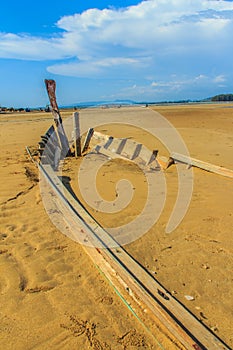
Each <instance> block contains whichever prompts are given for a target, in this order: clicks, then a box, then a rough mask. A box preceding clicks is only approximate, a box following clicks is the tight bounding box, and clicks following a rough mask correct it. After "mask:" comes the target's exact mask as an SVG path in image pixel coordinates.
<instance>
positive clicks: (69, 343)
mask: <svg viewBox="0 0 233 350" xmlns="http://www.w3.org/2000/svg"><path fill="white" fill-rule="evenodd" d="M232 107H233V106H232V105H230V104H227V105H223V104H219V105H218V104H211V105H187V106H175V105H174V106H156V107H153V108H152V107H151V108H152V109H155V110H156V111H157V112H159V113H160V114H161V115H163V116H164V117H165V118H167V120H168V121H170V122H171V123H172V124H173V125H174V127H175V128H176V129H177V130H178V132H179V133H180V135H181V137H182V138H183V140H184V141H185V143H186V145H187V147H188V149H189V152H190V155H191V157H194V158H197V159H200V160H203V161H205V162H209V163H213V164H216V165H220V166H223V167H226V168H229V169H233V157H232V152H233V149H232V148H233V116H232V111H233V109H232ZM142 111H143V109H142ZM72 112H73V111H65V112H62V115H63V118H64V120H65V119H66V118H67V117H69V116H71V115H72ZM81 113H82V112H80V114H81ZM142 113H143V112H142ZM52 122H53V118H52V116H51V115H50V114H49V113H40V112H33V113H12V114H0V135H1V139H0V142H1V154H0V158H1V165H0V167H1V182H0V193H1V200H0V207H1V213H0V215H1V223H0V271H1V279H0V301H1V310H0V341H1V344H2V347H3V348H4V349H17V350H18V349H32V348H33V349H49V348H50V349H117V350H118V349H119V350H121V349H122V350H123V349H127V350H128V349H159V348H161V347H162V348H164V349H171V350H172V349H183V347H182V346H181V345H180V344H179V342H177V341H176V340H175V339H174V338H172V336H171V335H170V334H169V333H168V332H167V331H166V330H165V329H164V327H163V326H162V325H159V324H158V325H157V328H156V329H153V331H152V333H153V336H152V335H151V332H150V331H149V330H148V329H146V328H145V327H144V326H143V324H142V323H140V321H139V320H138V319H137V318H135V316H134V315H133V313H132V312H131V311H130V309H129V308H127V307H126V305H125V304H124V303H123V302H122V300H121V299H120V298H119V296H118V295H117V294H116V292H115V291H114V289H113V288H112V286H110V285H109V283H108V281H106V279H105V278H104V276H103V275H102V274H101V272H100V271H99V270H98V269H97V268H96V267H95V265H94V264H93V262H91V260H90V259H89V257H88V256H87V255H86V253H85V251H84V250H83V248H82V246H81V245H79V244H78V243H76V242H73V241H72V240H70V239H69V238H67V237H65V236H64V235H63V234H62V233H61V232H59V230H58V229H57V228H56V227H55V226H54V225H53V224H52V222H51V221H50V219H49V217H48V215H47V213H46V211H45V209H44V206H43V203H42V200H41V194H40V188H39V179H38V170H37V168H36V167H35V165H34V164H33V163H32V162H31V161H30V159H29V157H28V155H27V153H26V151H25V146H29V147H30V149H32V150H33V149H34V150H36V148H37V144H38V141H39V140H40V135H43V134H44V133H45V132H46V130H47V129H48V128H49V127H50V125H51V124H52ZM145 122H146V121H145ZM142 126H143V120H142ZM97 130H98V131H101V132H103V133H106V134H109V135H112V136H115V137H131V138H133V139H135V140H138V141H139V142H143V143H145V144H146V146H147V147H148V148H149V149H151V150H152V149H154V145H155V141H154V138H153V137H151V136H150V135H148V134H147V133H145V134H143V133H142V132H141V130H140V131H139V130H138V129H137V128H134V127H130V126H124V127H121V126H119V125H115V124H111V123H109V125H107V124H106V125H104V127H102V126H98V128H97ZM156 147H157V148H158V149H159V153H160V154H161V155H164V156H169V152H168V151H167V150H166V148H165V147H164V145H162V144H161V143H160V142H158V141H157V143H156ZM80 164H81V160H75V159H71V160H68V161H65V162H64V167H63V172H64V173H66V175H69V176H70V178H71V185H72V188H73V189H74V190H75V192H76V194H77V195H78V196H79V198H80V199H81V200H82V197H81V194H80V190H79V188H78V181H77V171H76V166H77V169H78V167H79V166H80ZM193 172H194V187H193V194H192V200H191V203H190V206H189V209H188V212H187V214H186V215H185V217H184V219H183V220H182V222H181V223H180V225H179V226H178V227H177V228H176V229H175V230H174V231H173V232H172V233H171V234H167V233H165V227H166V223H167V221H168V218H169V216H170V214H171V210H172V208H173V206H174V202H175V199H176V195H177V190H178V185H177V171H176V166H175V165H174V166H171V167H170V168H169V169H168V170H167V171H166V172H165V176H166V182H167V196H166V203H165V207H164V210H163V211H162V214H161V216H160V218H159V220H158V221H157V222H156V224H155V225H154V226H153V227H151V229H150V230H149V231H148V232H147V233H146V234H144V235H143V236H142V237H140V238H139V239H137V240H135V241H133V242H131V243H130V244H127V245H126V246H125V249H126V250H127V251H128V252H129V253H130V254H131V255H132V256H133V257H134V258H135V259H136V260H137V261H138V262H140V263H141V264H142V265H143V266H144V267H145V268H146V269H147V270H148V271H149V272H150V273H152V274H153V275H154V276H155V278H156V279H157V280H158V281H159V282H160V283H161V284H162V285H163V286H164V287H165V288H166V289H167V290H168V291H169V292H170V293H171V294H172V295H174V296H175V297H176V298H177V299H178V300H179V301H180V302H181V303H182V304H183V305H185V306H186V307H187V308H188V309H189V310H190V311H191V312H192V313H193V314H194V315H195V316H196V317H197V318H198V319H199V320H201V322H203V323H204V324H205V325H206V326H207V327H209V328H210V329H211V330H212V331H213V332H214V333H215V334H216V335H217V336H218V337H220V338H221V339H222V340H223V341H224V342H225V343H226V344H228V346H229V347H233V336H232V326H231V325H232V323H233V312H232V310H233V298H232V289H233V278H232V271H233V237H232V227H233V213H232V208H233V196H232V179H230V178H225V177H222V176H220V175H216V174H212V173H208V172H206V171H203V170H200V169H197V168H194V169H193ZM122 177H126V178H128V179H130V181H132V182H133V184H134V187H135V194H136V195H135V198H134V199H133V202H132V204H131V206H129V207H127V208H126V211H123V212H122V213H120V214H117V215H110V214H103V213H101V212H98V211H96V210H93V209H92V208H90V207H89V206H88V205H87V204H86V203H85V202H84V201H83V204H84V205H85V206H86V207H87V208H88V210H89V211H90V213H91V214H92V215H93V216H94V217H95V218H96V219H97V220H98V221H99V222H100V223H101V224H102V225H104V226H106V227H108V226H109V227H112V226H114V225H116V223H117V224H118V223H119V222H126V221H127V220H128V219H129V218H130V217H131V218H132V217H134V216H136V215H138V212H135V208H137V209H138V210H140V208H141V207H142V206H143V201H144V200H145V196H144V194H145V184H144V178H143V175H142V174H141V173H140V172H139V171H138V169H137V168H136V167H134V166H131V167H129V166H128V164H126V165H124V162H123V161H122V160H121V161H118V160H117V161H110V162H109V164H106V165H105V166H104V167H103V168H102V169H101V170H100V172H99V174H98V178H97V184H99V187H100V192H101V191H102V192H101V194H102V196H103V197H105V198H106V199H107V200H112V199H113V198H114V196H115V185H114V184H115V182H116V181H117V180H118V179H120V178H122ZM103 184H104V185H103ZM187 295H189V296H192V297H193V300H191V301H189V300H187V299H186V298H185V296H187Z"/></svg>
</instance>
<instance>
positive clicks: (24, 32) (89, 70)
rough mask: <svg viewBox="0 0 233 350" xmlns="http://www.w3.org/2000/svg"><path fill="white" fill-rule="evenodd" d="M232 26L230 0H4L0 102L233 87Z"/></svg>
mask: <svg viewBox="0 0 233 350" xmlns="http://www.w3.org/2000/svg"><path fill="white" fill-rule="evenodd" d="M232 33H233V2H232V1H229V0H228V1H226V0H146V1H136V0H125V1H123V0H117V1H116V0H112V1H110V0H109V1H107V0H103V1H91V0H89V1H85V2H84V1H78V0H68V1H65V0H56V1H54V0H40V1H38V2H32V1H29V0H22V1H19V0H17V1H16V0H9V1H4V2H3V3H1V5H0V105H1V106H8V107H10V106H13V107H27V106H28V107H34V106H45V105H46V104H47V103H48V98H47V94H46V91H45V87H44V79H55V80H56V82H57V97H58V103H59V104H60V105H64V104H73V103H78V102H85V101H93V100H95V101H96V100H115V99H132V100H135V101H162V100H178V99H199V98H206V97H209V96H213V95H216V94H219V93H233V59H232V57H233V40H232Z"/></svg>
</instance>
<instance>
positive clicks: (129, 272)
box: [40, 165, 229, 350]
mask: <svg viewBox="0 0 233 350" xmlns="http://www.w3.org/2000/svg"><path fill="white" fill-rule="evenodd" d="M40 168H41V170H42V173H43V174H44V176H45V177H46V178H47V180H48V182H49V184H50V186H51V187H52V188H53V190H54V191H55V192H56V193H57V195H58V197H59V198H60V201H61V202H62V204H63V206H64V207H65V208H66V210H67V212H66V214H65V215H64V217H65V220H67V223H68V224H70V225H71V226H72V222H73V230H72V235H73V239H74V240H76V241H78V242H80V243H82V240H83V243H84V244H86V243H87V242H88V241H89V242H90V244H92V245H93V248H92V249H93V252H94V251H95V249H97V250H98V252H99V253H100V254H101V255H102V257H103V258H104V259H105V261H106V262H107V264H109V266H110V267H111V268H112V269H113V270H114V271H115V274H116V275H119V276H120V278H121V279H122V281H123V283H124V286H127V287H126V290H127V291H128V292H129V295H131V294H132V295H133V297H134V298H135V299H136V300H138V305H140V304H143V305H144V307H145V305H146V306H147V307H148V308H149V309H150V310H151V312H152V313H153V315H154V316H155V317H156V318H158V319H159V320H161V322H163V324H164V325H165V326H166V327H167V328H168V329H169V330H170V331H171V333H172V334H174V335H175V336H176V338H177V339H178V340H179V341H180V342H181V343H182V344H183V345H184V346H185V347H186V348H187V349H190V350H191V349H192V350H193V349H196V350H220V349H221V350H227V349H228V350H229V348H228V347H227V345H225V344H224V343H223V342H222V341H221V340H220V339H219V338H217V337H216V336H215V335H214V334H213V333H212V332H211V331H210V330H209V329H207V328H206V327H205V326H204V325H203V324H202V323H201V322H200V321H198V320H197V319H196V318H195V317H194V316H193V315H192V314H191V313H190V312H188V310H187V309H185V308H184V307H183V306H182V305H181V304H180V303H179V302H178V301H177V300H176V299H174V298H173V297H172V295H170V294H169V293H168V292H167V291H166V290H165V289H164V288H163V287H162V286H161V285H160V283H159V282H158V281H157V280H156V279H155V278H153V277H152V276H151V275H150V274H149V273H148V272H147V271H146V269H144V268H143V267H142V266H141V265H139V264H138V263H137V262H136V261H135V260H134V259H133V258H132V257H131V256H130V255H129V254H128V253H127V252H126V251H125V250H124V249H123V248H122V247H119V246H117V244H116V241H114V239H113V238H112V237H111V236H110V235H109V234H108V233H107V232H106V231H105V230H104V229H103V228H102V227H100V226H99V225H98V223H97V222H96V221H95V219H94V218H93V217H92V216H90V214H89V213H88V212H87V211H86V210H85V208H84V207H83V206H82V205H81V204H80V203H79V202H78V201H77V200H75V198H74V197H73V196H72V195H71V193H70V192H69V191H68V190H67V189H66V188H65V187H64V185H63V184H62V182H61V180H60V179H59V178H58V177H57V176H56V174H55V173H54V172H53V171H52V169H51V167H50V166H46V165H45V166H40ZM78 225H81V227H82V228H83V232H84V233H83V234H82V236H80V234H78V233H77V227H78ZM96 246H97V247H102V248H103V249H99V248H94V247H96ZM114 246H117V247H116V248H114ZM111 247H113V248H111ZM106 266H107V265H106ZM106 266H105V268H106ZM130 293H131V294H130Z"/></svg>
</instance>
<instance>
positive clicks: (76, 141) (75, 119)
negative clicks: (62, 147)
mask: <svg viewBox="0 0 233 350" xmlns="http://www.w3.org/2000/svg"><path fill="white" fill-rule="evenodd" d="M73 122H74V148H75V157H76V158H77V157H80V156H81V155H82V152H81V136H80V122H79V113H78V112H75V113H74V114H73Z"/></svg>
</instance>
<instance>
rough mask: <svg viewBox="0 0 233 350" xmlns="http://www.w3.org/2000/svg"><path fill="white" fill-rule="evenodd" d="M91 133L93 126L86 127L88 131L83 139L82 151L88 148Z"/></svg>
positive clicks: (92, 132)
mask: <svg viewBox="0 0 233 350" xmlns="http://www.w3.org/2000/svg"><path fill="white" fill-rule="evenodd" d="M93 134H94V129H93V128H90V129H88V132H87V135H86V138H85V141H84V145H83V150H82V153H85V152H86V151H87V150H88V147H89V145H90V142H91V138H92V136H93Z"/></svg>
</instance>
